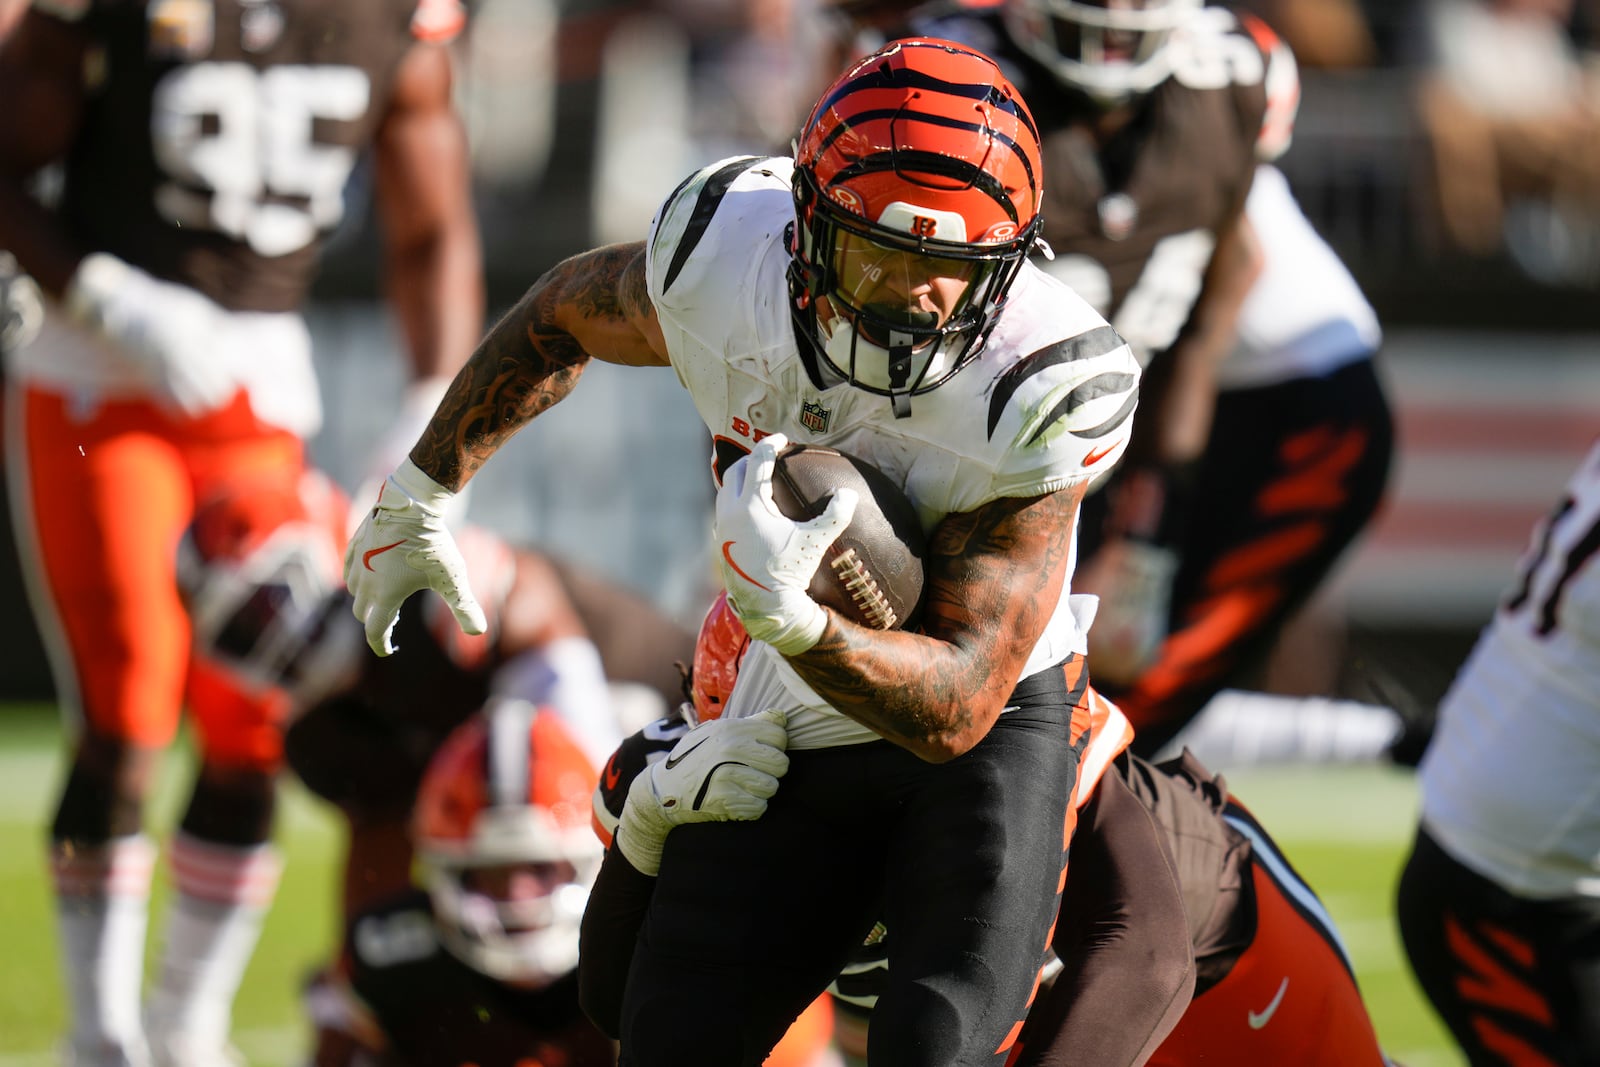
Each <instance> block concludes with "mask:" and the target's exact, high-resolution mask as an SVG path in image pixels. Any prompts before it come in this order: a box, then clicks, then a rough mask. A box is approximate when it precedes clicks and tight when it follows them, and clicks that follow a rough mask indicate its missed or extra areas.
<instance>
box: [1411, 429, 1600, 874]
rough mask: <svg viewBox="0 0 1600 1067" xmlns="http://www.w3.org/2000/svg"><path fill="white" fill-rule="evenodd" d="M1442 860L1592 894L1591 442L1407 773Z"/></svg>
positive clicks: (1598, 698)
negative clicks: (1416, 778) (1412, 774)
mask: <svg viewBox="0 0 1600 1067" xmlns="http://www.w3.org/2000/svg"><path fill="white" fill-rule="evenodd" d="M1419 774H1420V781H1421V785H1422V820H1423V825H1424V826H1425V827H1426V828H1427V829H1428V832H1429V833H1430V834H1431V835H1432V836H1433V837H1434V839H1435V840H1436V841H1438V842H1439V844H1440V846H1441V847H1443V848H1444V849H1445V850H1446V851H1447V852H1449V853H1450V854H1451V855H1452V856H1454V857H1455V858H1456V859H1457V860H1459V861H1460V862H1462V863H1464V864H1466V865H1467V866H1468V867H1471V868H1472V869H1474V870H1476V871H1478V872H1479V873H1480V874H1483V875H1484V876H1485V877H1488V878H1490V879H1492V880H1494V881H1495V882H1497V883H1498V884H1499V885H1501V886H1503V887H1505V888H1506V889H1509V890H1511V891H1512V892H1515V893H1519V894H1522V895H1526V896H1531V897H1558V896H1573V895H1582V896H1588V897H1600V443H1597V444H1596V445H1595V447H1593V448H1592V449H1591V450H1590V452H1589V454H1588V456H1587V457H1586V458H1585V459H1584V461H1583V465H1582V466H1581V467H1580V468H1579V470H1578V472H1577V474H1576V475H1575V476H1574V477H1573V479H1572V481H1571V482H1570V483H1569V484H1568V486H1567V489H1566V492H1565V493H1564V494H1563V496H1562V498H1561V500H1560V501H1559V503H1558V504H1557V506H1556V509H1555V510H1554V511H1553V512H1551V514H1550V516H1549V517H1548V518H1546V519H1545V520H1544V521H1543V522H1541V523H1540V524H1539V526H1538V527H1537V528H1535V530H1534V532H1533V537H1532V539H1531V541H1530V543H1529V546H1528V550H1527V551H1526V552H1525V553H1524V555H1523V557H1522V560H1521V561H1520V563H1519V564H1518V568H1517V573H1516V577H1515V579H1514V581H1513V583H1512V586H1511V588H1510V590H1508V591H1507V594H1506V597H1505V599H1504V601H1503V602H1502V603H1501V606H1500V608H1499V610H1498V611H1497V612H1496V613H1495V617H1494V619H1493V620H1492V621H1491V622H1490V624H1489V625H1488V626H1487V627H1486V628H1485V629H1484V632H1483V634H1482V636H1481V637H1480V638H1479V640H1478V644H1477V646H1476V647H1475V648H1474V649H1473V650H1472V654H1471V655H1470V656H1469V657H1468V658H1467V661H1466V663H1465V664H1464V665H1463V666H1462V668H1461V671H1460V672H1459V673H1458V674H1457V675H1456V678H1455V681H1454V682H1453V683H1452V685H1451V687H1450V690H1449V692H1448V693H1447V694H1446V695H1445V698H1444V701H1443V703H1442V704H1441V706H1440V709H1439V725H1438V729H1437V732H1436V733H1435V734H1434V737H1433V740H1432V742H1431V743H1430V744H1429V746H1428V752H1427V755H1426V756H1425V757H1424V758H1423V761H1422V766H1421V768H1420V771H1419Z"/></svg>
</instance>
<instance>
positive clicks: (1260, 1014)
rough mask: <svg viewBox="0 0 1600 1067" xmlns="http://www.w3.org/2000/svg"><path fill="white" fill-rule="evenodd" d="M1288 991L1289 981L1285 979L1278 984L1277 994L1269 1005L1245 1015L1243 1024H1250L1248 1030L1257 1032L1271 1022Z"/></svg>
mask: <svg viewBox="0 0 1600 1067" xmlns="http://www.w3.org/2000/svg"><path fill="white" fill-rule="evenodd" d="M1288 991H1289V979H1288V978H1285V979H1284V980H1283V981H1282V982H1281V983H1279V985H1278V994H1277V996H1275V997H1273V998H1272V1003H1271V1004H1268V1005H1267V1006H1266V1007H1265V1008H1262V1009H1261V1010H1260V1011H1252V1012H1249V1013H1247V1014H1246V1015H1245V1022H1247V1023H1249V1024H1250V1029H1252V1030H1259V1029H1261V1028H1262V1027H1263V1026H1265V1025H1267V1023H1269V1022H1271V1021H1272V1017H1273V1015H1275V1014H1277V1011H1278V1005H1279V1004H1282V1003H1283V995H1284V994H1285V993H1287V992H1288Z"/></svg>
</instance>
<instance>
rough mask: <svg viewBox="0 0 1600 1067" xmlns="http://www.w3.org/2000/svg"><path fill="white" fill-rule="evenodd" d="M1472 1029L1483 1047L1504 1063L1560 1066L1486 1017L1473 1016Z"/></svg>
mask: <svg viewBox="0 0 1600 1067" xmlns="http://www.w3.org/2000/svg"><path fill="white" fill-rule="evenodd" d="M1472 1029H1473V1031H1474V1032H1475V1033H1476V1034H1477V1035H1478V1041H1479V1042H1481V1043H1482V1045H1483V1047H1484V1048H1486V1049H1488V1050H1489V1051H1490V1052H1493V1053H1495V1054H1496V1055H1497V1056H1499V1057H1500V1058H1501V1059H1502V1060H1504V1061H1505V1062H1506V1063H1514V1064H1516V1065H1517V1067H1561V1065H1560V1064H1558V1063H1557V1062H1556V1061H1555V1060H1553V1059H1551V1058H1550V1057H1548V1056H1546V1055H1545V1054H1544V1053H1542V1052H1540V1051H1539V1050H1538V1049H1536V1048H1534V1047H1533V1046H1532V1045H1530V1044H1528V1043H1527V1042H1526V1041H1524V1040H1523V1039H1522V1038H1520V1037H1518V1036H1517V1035H1516V1034H1513V1033H1509V1032H1508V1031H1506V1030H1504V1029H1502V1028H1501V1027H1499V1026H1496V1025H1495V1024H1494V1023H1492V1022H1490V1021H1489V1020H1488V1019H1483V1018H1478V1017H1474V1018H1473V1020H1472Z"/></svg>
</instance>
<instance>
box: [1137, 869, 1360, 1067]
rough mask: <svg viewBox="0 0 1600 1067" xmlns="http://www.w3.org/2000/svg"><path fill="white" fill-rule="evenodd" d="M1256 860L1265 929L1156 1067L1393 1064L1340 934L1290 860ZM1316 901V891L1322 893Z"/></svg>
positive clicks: (1184, 1022)
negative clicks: (1322, 916) (1313, 905)
mask: <svg viewBox="0 0 1600 1067" xmlns="http://www.w3.org/2000/svg"><path fill="white" fill-rule="evenodd" d="M1273 858H1274V859H1275V860H1276V861H1277V862H1275V863H1269V862H1266V861H1265V860H1264V858H1263V856H1262V855H1260V854H1259V853H1258V855H1257V856H1256V858H1255V859H1254V860H1253V861H1252V863H1251V868H1250V869H1251V875H1252V879H1253V882H1254V885H1255V894H1256V931H1255V937H1254V938H1253V939H1252V940H1251V943H1250V947H1249V948H1247V949H1245V951H1244V954H1243V955H1241V956H1240V957H1239V959H1238V961H1237V962H1236V963H1235V964H1234V965H1233V969H1232V970H1231V971H1229V972H1228V975H1227V977H1225V978H1223V979H1222V981H1220V982H1218V983H1217V984H1216V985H1214V986H1212V987H1211V988H1210V989H1208V990H1206V991H1205V992H1204V993H1202V994H1200V995H1199V996H1197V997H1195V998H1194V1000H1192V1001H1191V1002H1190V1003H1189V1009H1188V1010H1187V1011H1186V1012H1184V1014H1183V1018H1182V1019H1181V1020H1179V1022H1178V1025H1177V1027H1176V1028H1175V1029H1174V1030H1173V1031H1172V1033H1171V1034H1169V1035H1167V1039H1166V1040H1165V1041H1163V1042H1162V1043H1161V1046H1160V1047H1159V1048H1158V1049H1156V1053H1155V1055H1154V1056H1152V1057H1151V1058H1150V1061H1149V1062H1150V1067H1196V1065H1198V1064H1209V1063H1218V1064H1220V1063H1241V1064H1243V1063H1262V1064H1269V1063H1270V1064H1290V1063H1292V1064H1294V1065H1295V1067H1384V1065H1385V1064H1386V1062H1387V1061H1386V1060H1385V1059H1384V1056H1383V1053H1382V1051H1381V1050H1380V1049H1379V1047H1378V1037H1377V1035H1376V1034H1375V1033H1374V1032H1373V1029H1372V1020H1371V1019H1370V1018H1369V1017H1368V1016H1367V1009H1366V1006H1365V1005H1364V1004H1363V1003H1362V1002H1361V992H1360V990H1359V989H1358V988H1357V987H1356V981H1355V976H1354V975H1353V974H1351V972H1350V969H1349V967H1348V965H1347V964H1346V962H1345V957H1344V954H1343V952H1342V951H1341V950H1340V949H1339V948H1338V947H1337V946H1338V942H1337V941H1336V940H1335V938H1334V934H1333V931H1332V930H1331V929H1329V928H1327V927H1325V926H1324V925H1323V924H1322V922H1321V921H1320V920H1319V919H1317V918H1316V912H1317V910H1318V909H1302V907H1301V905H1300V904H1299V903H1297V901H1300V902H1304V901H1305V900H1306V899H1307V898H1308V897H1309V894H1310V890H1309V889H1307V888H1306V887H1305V884H1304V883H1302V882H1300V881H1299V880H1298V878H1297V877H1296V876H1295V875H1294V872H1293V870H1292V869H1291V868H1289V867H1288V865H1287V863H1283V862H1282V860H1281V857H1276V856H1275V854H1273ZM1312 899H1314V898H1312Z"/></svg>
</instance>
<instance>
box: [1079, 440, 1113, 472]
mask: <svg viewBox="0 0 1600 1067" xmlns="http://www.w3.org/2000/svg"><path fill="white" fill-rule="evenodd" d="M1118 443H1120V442H1113V443H1112V444H1109V445H1106V446H1105V447H1104V448H1096V449H1094V450H1093V451H1091V452H1089V453H1087V454H1086V455H1085V456H1084V457H1083V465H1084V466H1085V467H1092V466H1094V465H1095V464H1096V463H1099V462H1100V461H1101V460H1103V459H1105V458H1106V457H1107V456H1109V455H1111V452H1112V450H1113V449H1115V448H1116V447H1117V444H1118Z"/></svg>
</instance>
